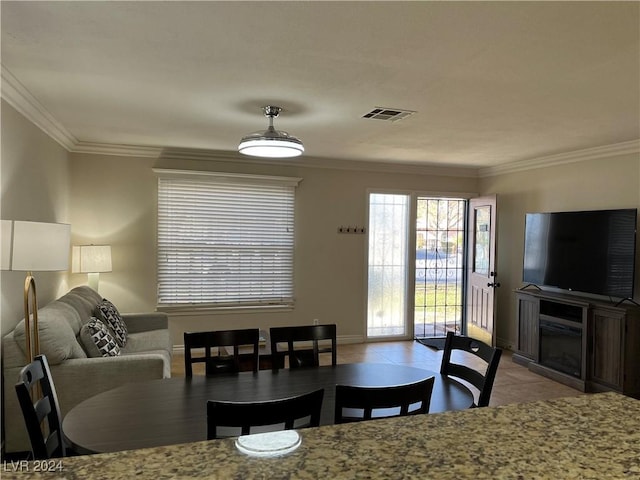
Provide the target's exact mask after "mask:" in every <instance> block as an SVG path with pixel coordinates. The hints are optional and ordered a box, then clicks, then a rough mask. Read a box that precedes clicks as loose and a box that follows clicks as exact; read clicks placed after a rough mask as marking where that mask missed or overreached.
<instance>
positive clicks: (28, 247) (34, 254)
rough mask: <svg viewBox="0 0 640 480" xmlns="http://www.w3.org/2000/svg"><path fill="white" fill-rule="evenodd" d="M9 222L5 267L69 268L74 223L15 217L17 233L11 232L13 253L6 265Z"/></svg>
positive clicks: (11, 252) (14, 223)
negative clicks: (29, 220)
mask: <svg viewBox="0 0 640 480" xmlns="http://www.w3.org/2000/svg"><path fill="white" fill-rule="evenodd" d="M5 222H6V220H5V221H3V222H2V230H3V232H2V241H3V246H2V257H3V258H2V260H3V269H5V270H21V271H26V272H45V271H59V270H67V269H68V268H69V246H70V244H71V225H68V224H64V223H42V222H23V221H18V220H16V221H14V222H13V232H12V233H13V235H11V234H9V235H7V236H8V237H9V238H11V242H9V245H10V246H9V248H10V255H9V254H6V255H7V258H10V261H9V264H8V265H5V264H4V261H5V245H4V243H5V241H6V239H5V235H6V233H5ZM5 267H7V268H5Z"/></svg>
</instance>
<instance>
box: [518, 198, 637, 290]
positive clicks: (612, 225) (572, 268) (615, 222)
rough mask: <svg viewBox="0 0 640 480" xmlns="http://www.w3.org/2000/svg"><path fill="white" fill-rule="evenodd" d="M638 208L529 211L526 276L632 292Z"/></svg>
mask: <svg viewBox="0 0 640 480" xmlns="http://www.w3.org/2000/svg"><path fill="white" fill-rule="evenodd" d="M637 217H638V212H637V209H635V208H634V209H621V210H594V211H582V212H553V213H527V214H526V218H525V234H524V268H523V274H522V280H523V281H524V282H525V283H529V284H534V285H537V286H548V287H556V288H560V289H564V290H572V291H576V292H583V293H590V294H595V295H605V296H610V297H618V298H632V297H633V281H634V273H635V258H636V223H637Z"/></svg>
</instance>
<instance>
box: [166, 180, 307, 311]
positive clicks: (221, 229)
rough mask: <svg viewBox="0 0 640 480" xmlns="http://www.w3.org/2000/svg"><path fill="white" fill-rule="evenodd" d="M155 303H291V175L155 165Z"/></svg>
mask: <svg viewBox="0 0 640 480" xmlns="http://www.w3.org/2000/svg"><path fill="white" fill-rule="evenodd" d="M156 172H157V173H158V174H159V178H158V304H159V305H160V306H165V307H172V306H173V307H186V306H194V307H255V306H267V305H292V304H293V251H294V200H295V188H296V186H297V184H298V182H299V181H300V179H298V178H288V177H263V176H254V175H236V174H222V173H208V172H193V173H192V172H174V171H168V170H156Z"/></svg>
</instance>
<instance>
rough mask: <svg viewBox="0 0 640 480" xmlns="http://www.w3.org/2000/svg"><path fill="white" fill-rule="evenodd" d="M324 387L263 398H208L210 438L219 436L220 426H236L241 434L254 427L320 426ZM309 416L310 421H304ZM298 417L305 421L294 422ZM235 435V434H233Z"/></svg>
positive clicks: (208, 434)
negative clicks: (240, 399) (293, 394)
mask: <svg viewBox="0 0 640 480" xmlns="http://www.w3.org/2000/svg"><path fill="white" fill-rule="evenodd" d="M323 397H324V388H321V389H319V390H314V391H313V392H309V393H305V394H302V395H297V396H294V397H289V398H284V399H281V400H269V401H264V402H225V401H218V400H209V401H208V402H207V439H213V438H219V435H218V427H235V428H236V429H238V428H239V429H240V435H248V434H249V433H250V431H251V428H252V427H264V426H267V425H268V426H277V427H280V425H284V428H277V429H279V430H283V429H284V430H291V429H293V428H294V427H295V428H305V427H317V426H318V425H320V411H321V410H322V399H323ZM307 418H308V421H306V422H304V420H305V419H307ZM296 420H300V421H301V422H302V423H299V424H297V425H296V424H295V422H296ZM234 436H235V435H234Z"/></svg>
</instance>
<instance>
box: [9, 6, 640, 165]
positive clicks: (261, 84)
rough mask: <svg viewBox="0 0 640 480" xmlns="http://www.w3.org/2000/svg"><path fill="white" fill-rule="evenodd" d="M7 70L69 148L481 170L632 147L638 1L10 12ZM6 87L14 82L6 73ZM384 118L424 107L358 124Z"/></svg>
mask: <svg viewBox="0 0 640 480" xmlns="http://www.w3.org/2000/svg"><path fill="white" fill-rule="evenodd" d="M1 15H2V65H3V69H4V70H5V71H8V72H10V74H11V78H13V79H14V80H15V81H17V82H19V84H21V87H23V88H24V89H25V90H26V91H28V92H29V93H30V94H31V95H33V97H35V99H36V100H37V102H39V104H40V105H41V106H42V108H43V109H44V110H46V112H48V114H50V115H51V116H52V117H53V118H55V120H57V122H59V123H60V124H61V125H62V126H63V128H64V129H66V131H67V132H68V134H69V135H70V136H71V138H72V139H73V140H74V141H76V142H91V143H98V144H119V145H137V146H156V147H176V148H194V149H207V150H215V151H235V150H236V147H237V144H238V142H239V140H240V138H241V137H242V136H243V135H245V134H247V133H249V132H252V131H256V130H262V129H264V128H265V127H266V124H267V123H266V119H265V118H264V117H263V116H262V112H261V107H262V106H263V105H266V104H275V105H279V106H281V107H283V108H284V112H283V113H282V114H281V116H280V118H278V119H276V124H275V126H276V128H278V129H282V130H286V131H288V132H290V133H291V134H292V135H295V136H297V137H298V138H300V139H301V140H302V141H303V142H304V144H305V148H306V155H308V156H310V157H317V158H330V159H334V160H335V159H338V160H370V161H385V162H403V163H415V164H427V165H447V166H471V167H488V166H495V165H500V164H505V163H507V162H515V161H519V160H524V159H534V158H540V157H544V156H549V155H555V154H560V153H564V152H571V151H576V150H581V149H587V148H593V147H599V146H604V145H612V144H617V143H621V142H628V141H632V140H636V139H638V138H639V137H640V87H639V85H640V33H639V32H640V3H638V2H620V3H618V2H566V3H565V2H273V1H266V2H10V1H2V4H1ZM5 78H7V77H6V76H5ZM374 107H388V108H400V109H407V110H414V111H416V112H417V113H415V114H414V115H411V116H409V117H407V118H405V119H403V120H400V121H398V122H386V121H382V120H374V119H363V118H361V117H362V115H364V114H365V113H367V112H368V111H370V110H371V109H372V108H374Z"/></svg>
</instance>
